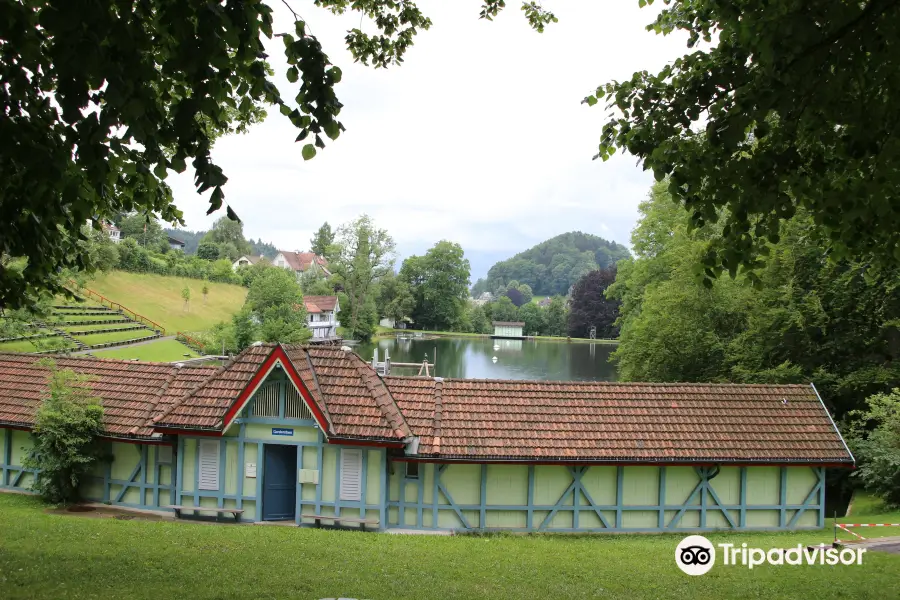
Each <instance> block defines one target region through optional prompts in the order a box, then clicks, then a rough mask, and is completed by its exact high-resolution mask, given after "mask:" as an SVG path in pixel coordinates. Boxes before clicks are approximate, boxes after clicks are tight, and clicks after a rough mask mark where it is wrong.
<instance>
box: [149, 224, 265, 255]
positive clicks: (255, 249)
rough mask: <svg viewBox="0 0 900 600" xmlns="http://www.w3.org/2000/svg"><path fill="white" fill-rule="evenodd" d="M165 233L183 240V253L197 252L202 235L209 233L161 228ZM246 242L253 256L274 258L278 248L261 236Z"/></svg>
mask: <svg viewBox="0 0 900 600" xmlns="http://www.w3.org/2000/svg"><path fill="white" fill-rule="evenodd" d="M163 231H164V232H165V234H166V235H170V236H172V237H173V238H175V239H176V240H181V241H182V242H184V253H185V254H197V248H198V247H199V245H200V242H202V241H203V237H204V236H205V235H206V234H207V233H209V232H208V231H186V230H184V229H169V228H165V229H163ZM247 243H248V244H250V254H253V255H254V256H265V257H266V258H275V255H276V254H278V250H277V249H276V248H275V246H273V245H272V244H270V243H269V242H264V241H263V240H262V238H259V240H256V241H254V240H253V238H250V239H249V240H247Z"/></svg>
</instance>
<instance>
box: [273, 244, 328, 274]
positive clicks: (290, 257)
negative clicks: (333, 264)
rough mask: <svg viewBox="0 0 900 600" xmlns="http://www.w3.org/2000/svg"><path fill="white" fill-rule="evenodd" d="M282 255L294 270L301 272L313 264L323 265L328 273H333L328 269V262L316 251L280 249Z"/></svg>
mask: <svg viewBox="0 0 900 600" xmlns="http://www.w3.org/2000/svg"><path fill="white" fill-rule="evenodd" d="M278 252H280V253H281V254H282V255H284V259H285V260H286V261H287V263H288V266H289V267H290V268H291V269H292V270H294V271H299V272H304V271H306V270H307V269H309V267H310V266H311V265H313V264H316V265H317V266H319V267H321V268H322V269H323V270H324V271H325V273H326V274H327V275H331V272H330V271H329V270H328V262H327V261H326V260H325V259H324V258H322V257H321V256H318V255H317V254H315V253H314V252H290V251H288V250H279V251H278Z"/></svg>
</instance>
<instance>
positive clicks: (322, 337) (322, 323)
mask: <svg viewBox="0 0 900 600" xmlns="http://www.w3.org/2000/svg"><path fill="white" fill-rule="evenodd" d="M303 303H304V304H305V305H306V315H307V323H306V326H307V327H309V330H310V331H312V339H311V340H310V341H311V342H313V343H321V342H330V341H335V340H338V339H340V338H339V337H338V334H337V328H338V327H340V325H341V324H340V322H339V321H338V319H337V314H338V313H339V312H340V310H341V307H340V304H339V303H338V297H337V296H304V297H303Z"/></svg>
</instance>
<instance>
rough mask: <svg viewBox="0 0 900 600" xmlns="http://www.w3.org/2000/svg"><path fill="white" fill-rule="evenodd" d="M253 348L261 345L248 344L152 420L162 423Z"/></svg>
mask: <svg viewBox="0 0 900 600" xmlns="http://www.w3.org/2000/svg"><path fill="white" fill-rule="evenodd" d="M260 345H265V346H270V345H271V344H260ZM251 348H259V346H254V345H252V344H251V345H249V346H247V347H246V348H244V349H243V350H241V351H240V352H238V353H237V355H236V356H235V357H234V358H232V359H231V360H229V361H228V362H227V363H226V364H224V365H222V366H221V367H219V368H218V369H216V370H215V371H213V372H212V373H211V374H210V375H209V377H207V378H206V379H204V380H203V381H201V382H200V383H198V384H197V385H195V386H194V387H192V388H191V389H190V390H188V391H187V393H185V394H184V395H183V396H182V397H181V398H179V399H178V400H176V401H175V402H173V403H172V404H171V405H169V408H168V410H166V411H165V412H163V413H160V414H158V415H156V416H155V417H153V419H152V422H153V423H154V424H156V423H160V422H161V421H162V420H163V419H164V418H165V417H167V416H169V414H171V413H172V411H174V410H175V409H176V408H178V407H180V406H181V405H182V404H184V403H185V401H186V400H187V399H188V398H190V397H191V396H193V395H194V394H195V393H196V392H197V391H198V390H200V389H201V388H203V387H204V386H206V384H207V383H209V382H210V381H212V380H213V378H215V377H218V376H219V375H221V374H222V373H224V372H225V371H227V370H228V369H230V368H231V367H233V366H234V365H235V364H236V363H237V361H238V359H240V358H242V357H243V356H244V355H245V354H246V353H248V352H249V351H250V349H251Z"/></svg>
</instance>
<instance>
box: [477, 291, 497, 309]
mask: <svg viewBox="0 0 900 600" xmlns="http://www.w3.org/2000/svg"><path fill="white" fill-rule="evenodd" d="M493 301H494V295H493V294H492V293H490V292H483V293H482V294H481V295H480V296H478V297H477V298H475V299H474V300H472V302H473V303H474V304H475V306H484V305H485V304H487V303H488V302H493Z"/></svg>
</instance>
